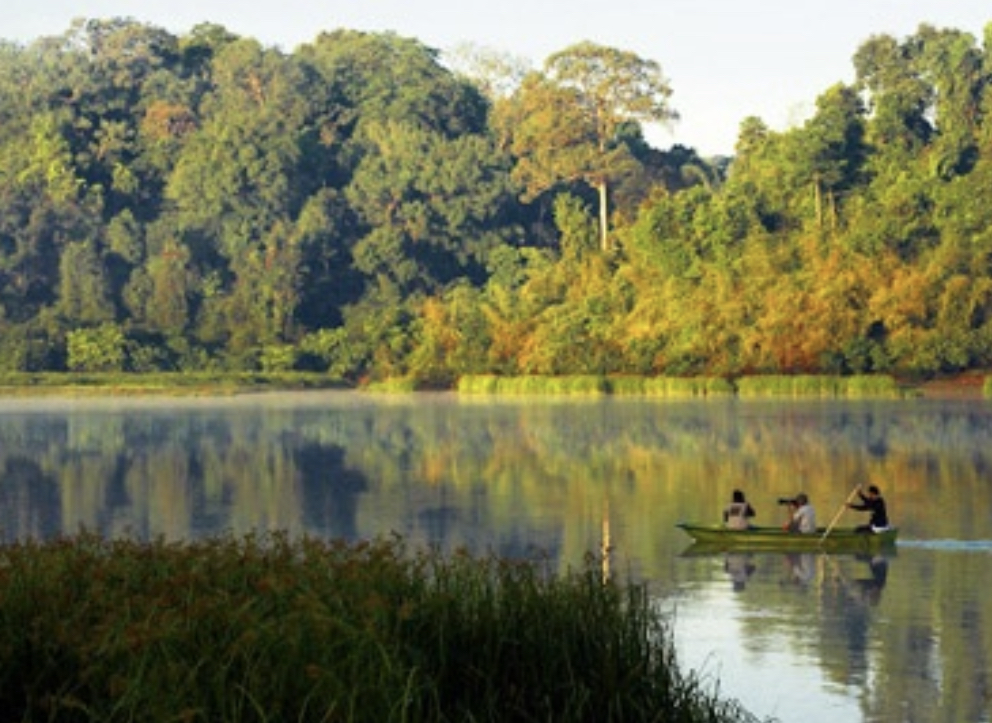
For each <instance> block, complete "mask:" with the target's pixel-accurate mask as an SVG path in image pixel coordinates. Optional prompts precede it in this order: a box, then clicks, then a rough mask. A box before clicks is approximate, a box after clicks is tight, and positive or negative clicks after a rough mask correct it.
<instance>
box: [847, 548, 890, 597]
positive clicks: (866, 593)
mask: <svg viewBox="0 0 992 723" xmlns="http://www.w3.org/2000/svg"><path fill="white" fill-rule="evenodd" d="M857 559H858V560H860V561H861V562H866V563H868V570H869V573H870V575H869V577H867V578H863V577H862V578H856V579H855V581H854V584H855V590H856V591H857V594H858V597H860V598H861V600H863V601H864V602H866V603H867V604H869V605H878V603H879V601H880V600H881V599H882V590H884V589H885V583H886V582H887V581H888V578H889V561H888V559H887V558H886V557H884V556H883V555H858V556H857Z"/></svg>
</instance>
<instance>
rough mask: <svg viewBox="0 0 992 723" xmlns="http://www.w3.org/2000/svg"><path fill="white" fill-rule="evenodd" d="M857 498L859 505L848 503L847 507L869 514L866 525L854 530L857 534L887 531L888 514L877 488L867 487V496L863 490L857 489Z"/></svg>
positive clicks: (873, 486)
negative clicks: (859, 500)
mask: <svg viewBox="0 0 992 723" xmlns="http://www.w3.org/2000/svg"><path fill="white" fill-rule="evenodd" d="M858 497H860V498H861V503H860V504H855V503H853V502H849V503H848V504H847V506H848V507H849V508H850V509H852V510H860V511H861V512H870V513H871V517H869V518H868V524H867V525H858V526H857V527H856V528H854V529H855V530H857V531H858V532H885V531H886V530H887V529H889V513H888V511H887V510H886V509H885V500H884V499H883V498H882V493H881V492H879V490H878V487H876V486H875V485H869V487H868V494H865V492H864V490H863V489H862V488H860V487H859V488H858Z"/></svg>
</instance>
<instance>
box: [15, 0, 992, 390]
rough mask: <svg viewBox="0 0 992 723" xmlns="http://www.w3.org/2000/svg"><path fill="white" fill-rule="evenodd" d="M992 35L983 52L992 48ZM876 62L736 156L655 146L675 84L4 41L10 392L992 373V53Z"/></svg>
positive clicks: (643, 63) (572, 73) (901, 47)
mask: <svg viewBox="0 0 992 723" xmlns="http://www.w3.org/2000/svg"><path fill="white" fill-rule="evenodd" d="M989 37H992V31H990V33H989ZM982 41H983V42H985V45H984V46H983V45H982V44H981V43H980V42H979V40H976V39H975V38H974V37H972V36H971V35H969V34H968V33H964V32H960V31H957V30H954V29H941V28H935V27H932V26H929V25H921V26H920V27H919V28H918V29H917V31H916V32H915V33H913V34H912V35H910V36H908V37H905V38H896V37H893V36H890V35H876V36H873V37H870V38H868V39H866V40H865V41H864V43H863V44H862V45H861V46H860V47H858V48H856V49H854V52H853V55H852V69H853V82H851V83H850V84H837V85H834V86H831V87H829V88H825V89H823V91H822V92H821V94H820V95H819V97H818V98H817V99H816V104H815V110H814V112H813V113H812V114H811V115H810V117H809V118H808V119H806V120H805V121H804V122H802V123H801V124H798V125H796V126H795V127H792V128H788V129H784V130H773V129H771V128H770V127H768V125H767V124H766V123H765V122H764V121H763V120H762V119H760V118H745V119H741V124H740V133H739V137H738V142H737V145H736V148H735V155H734V156H733V157H732V158H709V159H707V158H701V157H700V156H699V154H698V153H697V152H696V151H695V150H694V149H692V148H686V147H683V146H678V145H676V146H672V147H671V148H667V149H659V148H655V147H653V146H652V145H651V144H649V143H648V142H647V141H646V140H645V137H646V136H645V130H646V128H647V127H648V125H653V124H662V125H664V124H666V123H669V122H673V121H675V120H676V119H677V113H676V108H677V94H676V93H675V92H674V90H675V89H673V88H672V87H671V85H670V84H669V82H668V80H667V79H666V78H665V77H664V75H663V73H662V70H661V65H660V64H659V62H657V61H655V60H652V59H646V58H642V57H640V56H638V55H636V54H634V53H631V52H628V51H624V50H621V49H616V48H611V47H606V46H602V45H598V44H595V43H592V42H588V41H586V42H580V43H578V44H575V45H572V46H570V47H567V48H564V49H563V50H561V51H559V52H556V53H554V54H552V55H551V56H550V57H548V58H547V59H546V61H545V62H544V63H543V64H542V65H541V66H540V67H537V68H535V67H530V68H527V67H525V64H524V63H523V61H521V60H520V59H516V58H509V57H507V56H499V55H497V54H494V53H488V54H487V53H485V52H474V53H471V54H470V53H468V52H465V53H463V56H462V62H461V63H460V64H459V63H458V62H455V63H454V64H453V65H454V69H452V67H449V65H448V64H447V63H446V62H445V58H444V57H443V56H442V55H441V54H440V53H438V52H437V51H435V50H434V49H432V48H429V47H427V46H425V45H423V44H422V43H420V42H419V41H417V40H416V39H412V38H404V37H400V36H397V35H395V34H392V33H365V32H358V31H353V30H343V29H342V30H335V31H332V32H322V33H319V34H318V35H316V37H315V38H314V40H313V41H312V42H310V43H307V44H304V45H302V46H300V47H299V48H298V49H296V50H294V51H293V52H290V53H287V52H284V51H281V50H279V49H276V48H271V47H265V46H264V45H262V44H260V43H259V42H258V41H256V40H254V39H252V38H247V37H240V36H238V35H237V34H235V33H232V32H230V31H228V30H227V29H225V28H223V27H222V26H219V25H213V24H203V25H198V26H196V27H194V28H193V29H192V30H190V31H189V32H188V33H186V34H184V35H173V34H172V33H170V32H168V31H165V30H163V29H161V28H157V27H154V26H149V25H145V24H142V23H138V22H135V21H133V20H123V19H108V20H83V21H79V22H77V23H74V24H73V25H72V26H71V27H70V28H69V29H68V30H67V31H66V32H65V33H64V34H63V35H61V36H58V37H53V38H42V39H39V40H37V41H35V42H33V43H30V44H27V45H15V44H4V45H2V46H0V70H2V72H0V332H2V341H0V369H3V370H31V371H34V370H68V369H78V370H116V371H152V370H191V369H231V370H254V369H276V368H279V369H290V368H296V369H312V370H325V371H328V372H330V373H333V374H339V375H344V376H346V377H350V378H353V379H362V378H376V377H385V376H391V375H406V376H411V377H414V378H416V379H420V380H423V381H424V382H425V383H430V384H450V383H451V382H453V381H454V380H455V379H456V378H457V377H458V376H459V375H461V374H466V373H496V374H528V373H545V374H559V373H604V374H609V373H618V374H619V373H641V374H704V373H705V374H720V375H731V376H732V375H739V374H748V373H764V372H776V373H798V372H831V373H863V372H889V373H897V374H913V375H932V374H939V373H945V372H955V371H961V370H966V369H977V368H988V367H990V366H992V210H990V209H992V203H990V202H989V201H990V198H989V194H990V193H992V191H990V190H989V189H992V150H990V149H992V143H990V139H992V120H990V117H992V115H990V109H992V105H990V103H992V50H990V49H989V46H988V40H987V39H985V38H983V39H982Z"/></svg>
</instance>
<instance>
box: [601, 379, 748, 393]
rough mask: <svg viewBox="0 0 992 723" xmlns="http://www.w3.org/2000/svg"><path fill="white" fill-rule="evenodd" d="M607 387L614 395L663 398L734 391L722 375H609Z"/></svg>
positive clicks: (732, 386)
mask: <svg viewBox="0 0 992 723" xmlns="http://www.w3.org/2000/svg"><path fill="white" fill-rule="evenodd" d="M609 387H610V392H611V393H612V394H614V395H616V396H645V397H664V398H686V397H728V396H733V395H734V392H735V390H734V385H733V384H731V383H730V382H729V381H728V380H726V379H724V378H723V377H610V378H609Z"/></svg>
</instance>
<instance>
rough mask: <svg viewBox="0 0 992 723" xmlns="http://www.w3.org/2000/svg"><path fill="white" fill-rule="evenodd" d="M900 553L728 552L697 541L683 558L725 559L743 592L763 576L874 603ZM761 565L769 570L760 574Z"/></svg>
mask: <svg viewBox="0 0 992 723" xmlns="http://www.w3.org/2000/svg"><path fill="white" fill-rule="evenodd" d="M895 554H896V553H895V549H892V550H886V551H884V552H878V553H875V554H864V553H851V552H843V553H837V552H828V551H821V552H781V551H779V552H773V551H740V550H729V551H728V550H725V549H723V548H722V547H721V546H719V545H708V544H705V543H698V542H697V543H694V544H692V545H690V546H689V547H687V548H686V549H685V550H683V551H682V553H681V555H680V557H691V558H712V559H713V560H715V561H722V568H723V572H724V573H725V574H726V576H727V578H729V580H730V583H731V588H732V589H733V590H734V591H735V592H742V591H744V590H745V589H747V588H748V585H749V584H750V583H754V582H756V581H758V580H760V581H762V582H773V581H774V582H776V583H777V586H778V587H779V588H789V587H794V588H797V589H801V590H809V589H818V590H821V591H830V592H831V593H832V597H837V598H843V599H846V600H847V601H848V602H857V603H863V604H865V605H868V606H875V605H877V604H878V603H879V601H880V600H881V596H882V591H883V590H884V589H885V586H886V584H887V583H888V578H889V564H890V561H891V559H892V558H894V557H895ZM759 570H761V571H764V572H763V573H762V574H758V575H756V573H758V572H759ZM775 570H778V571H779V572H778V573H776V572H775Z"/></svg>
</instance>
